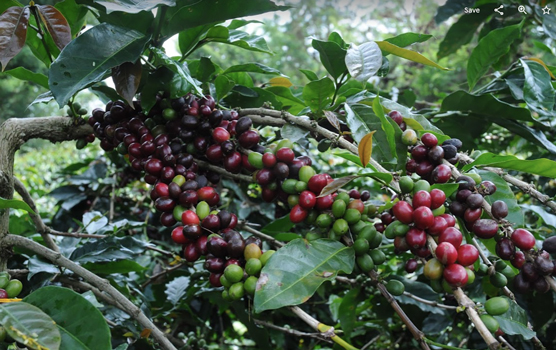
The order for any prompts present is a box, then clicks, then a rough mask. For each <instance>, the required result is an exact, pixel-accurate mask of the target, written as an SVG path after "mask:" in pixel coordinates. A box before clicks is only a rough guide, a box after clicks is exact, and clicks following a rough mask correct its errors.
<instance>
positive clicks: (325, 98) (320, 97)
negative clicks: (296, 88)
mask: <svg viewBox="0 0 556 350" xmlns="http://www.w3.org/2000/svg"><path fill="white" fill-rule="evenodd" d="M334 91H335V88H334V82H333V81H332V80H330V78H328V77H325V78H322V79H320V80H315V81H312V82H310V83H309V84H307V85H305V87H304V88H303V94H302V97H303V100H304V101H305V103H306V104H307V106H309V108H311V111H313V112H315V113H320V112H322V110H323V109H324V108H326V107H328V106H329V105H330V103H331V102H332V95H334Z"/></svg>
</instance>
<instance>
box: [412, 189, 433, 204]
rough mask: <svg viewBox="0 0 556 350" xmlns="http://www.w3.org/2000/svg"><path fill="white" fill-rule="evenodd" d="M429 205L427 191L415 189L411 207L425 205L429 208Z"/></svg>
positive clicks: (429, 196)
mask: <svg viewBox="0 0 556 350" xmlns="http://www.w3.org/2000/svg"><path fill="white" fill-rule="evenodd" d="M430 206H431V195H430V193H429V192H427V191H422V190H421V191H417V193H415V194H414V195H413V208H415V209H417V208H419V207H427V208H430Z"/></svg>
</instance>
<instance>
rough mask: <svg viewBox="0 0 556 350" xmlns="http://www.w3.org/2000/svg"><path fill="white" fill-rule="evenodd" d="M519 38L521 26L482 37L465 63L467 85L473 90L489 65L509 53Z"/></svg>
mask: <svg viewBox="0 0 556 350" xmlns="http://www.w3.org/2000/svg"><path fill="white" fill-rule="evenodd" d="M520 36H521V24H514V25H511V26H507V27H504V28H498V29H494V30H493V31H491V32H489V33H488V34H487V35H486V36H484V37H483V38H482V39H481V40H480V41H479V44H478V45H477V47H475V48H474V49H473V51H472V52H471V56H470V57H469V61H468V62H467V83H468V84H469V90H473V88H474V87H475V85H476V84H477V82H478V81H479V79H481V77H482V76H483V75H484V74H485V73H486V72H487V71H488V69H489V68H490V66H491V65H493V64H494V63H496V62H497V61H498V60H499V59H500V57H502V56H504V55H505V54H507V53H508V52H509V51H510V45H511V44H512V43H513V42H514V40H516V39H518V38H519V37H520Z"/></svg>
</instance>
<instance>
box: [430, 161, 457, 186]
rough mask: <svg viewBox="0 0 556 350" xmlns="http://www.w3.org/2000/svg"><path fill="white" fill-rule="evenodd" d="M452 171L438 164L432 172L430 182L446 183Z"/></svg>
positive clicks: (444, 165)
mask: <svg viewBox="0 0 556 350" xmlns="http://www.w3.org/2000/svg"><path fill="white" fill-rule="evenodd" d="M451 176H452V171H451V170H450V167H449V166H447V165H446V164H440V165H438V166H436V167H435V168H434V169H433V170H432V180H433V182H435V183H441V184H443V183H446V182H448V181H449V180H450V177H451Z"/></svg>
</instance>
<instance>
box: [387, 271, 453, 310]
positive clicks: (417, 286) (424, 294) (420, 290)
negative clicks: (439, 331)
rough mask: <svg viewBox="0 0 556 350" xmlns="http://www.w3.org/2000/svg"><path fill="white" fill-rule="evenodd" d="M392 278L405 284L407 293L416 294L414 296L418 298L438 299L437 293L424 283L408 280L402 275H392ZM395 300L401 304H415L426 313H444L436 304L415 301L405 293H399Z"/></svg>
mask: <svg viewBox="0 0 556 350" xmlns="http://www.w3.org/2000/svg"><path fill="white" fill-rule="evenodd" d="M392 278H393V279H396V280H398V281H400V282H402V283H403V284H404V286H405V291H406V292H408V293H411V294H413V295H416V296H418V297H420V298H423V299H425V300H430V301H439V300H438V299H439V295H438V293H436V292H435V291H434V290H433V289H432V288H431V287H430V286H429V285H428V284H426V283H423V282H419V281H414V280H410V279H408V278H405V277H403V276H398V275H394V276H392ZM396 300H398V301H399V302H400V303H402V304H407V305H415V306H417V307H418V308H419V309H421V310H423V311H424V312H426V313H431V314H436V315H443V314H444V311H443V310H442V309H440V308H438V307H436V306H432V305H428V304H425V303H422V302H420V301H417V300H415V299H413V298H410V297H408V296H406V295H400V296H398V297H396Z"/></svg>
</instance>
